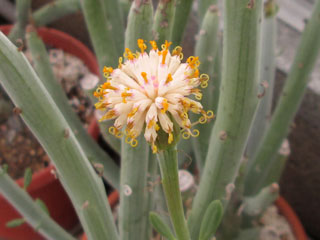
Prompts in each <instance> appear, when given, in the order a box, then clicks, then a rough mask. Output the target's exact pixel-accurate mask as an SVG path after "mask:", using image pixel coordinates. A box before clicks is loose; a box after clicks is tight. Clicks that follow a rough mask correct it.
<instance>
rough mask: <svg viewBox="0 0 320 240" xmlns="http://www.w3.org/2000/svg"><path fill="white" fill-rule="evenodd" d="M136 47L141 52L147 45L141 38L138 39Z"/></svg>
mask: <svg viewBox="0 0 320 240" xmlns="http://www.w3.org/2000/svg"><path fill="white" fill-rule="evenodd" d="M138 47H139V48H140V50H141V53H144V50H146V49H147V45H146V44H145V43H144V40H143V39H138Z"/></svg>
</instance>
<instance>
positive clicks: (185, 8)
mask: <svg viewBox="0 0 320 240" xmlns="http://www.w3.org/2000/svg"><path fill="white" fill-rule="evenodd" d="M192 3H193V0H176V5H175V8H176V10H175V11H176V12H175V16H174V24H173V29H172V36H171V41H172V43H173V46H178V45H180V44H181V40H182V38H183V34H184V31H185V29H186V26H187V23H188V20H189V15H190V12H191V9H192Z"/></svg>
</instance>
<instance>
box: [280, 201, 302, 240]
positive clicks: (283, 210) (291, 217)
mask: <svg viewBox="0 0 320 240" xmlns="http://www.w3.org/2000/svg"><path fill="white" fill-rule="evenodd" d="M275 204H276V206H277V207H278V209H279V212H280V214H282V215H283V216H284V217H285V218H286V219H287V221H288V223H289V224H290V226H291V229H292V231H293V234H294V236H295V237H296V239H297V240H307V239H308V237H307V234H306V232H305V231H304V228H303V226H302V224H301V222H300V220H299V218H298V217H297V215H296V213H295V212H294V211H293V209H292V208H291V206H290V205H289V203H288V202H287V201H286V200H285V199H284V198H283V197H281V196H280V197H279V198H278V199H277V201H276V202H275Z"/></svg>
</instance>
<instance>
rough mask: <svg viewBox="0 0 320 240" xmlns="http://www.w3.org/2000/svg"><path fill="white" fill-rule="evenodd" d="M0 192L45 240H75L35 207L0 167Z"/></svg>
mask: <svg viewBox="0 0 320 240" xmlns="http://www.w3.org/2000/svg"><path fill="white" fill-rule="evenodd" d="M0 192H1V194H3V196H4V197H5V198H6V199H7V200H8V201H9V202H10V203H11V204H12V205H13V206H14V207H15V208H16V209H17V210H18V212H19V213H20V214H21V215H22V217H23V218H24V219H25V220H26V221H27V222H28V223H29V224H30V225H31V226H32V227H33V228H34V229H36V230H37V231H38V232H39V233H41V234H42V235H43V236H44V237H46V239H51V240H56V239H64V240H75V238H73V237H72V236H71V235H70V234H69V233H68V232H66V231H65V230H64V229H63V228H62V227H60V226H59V225H58V224H57V223H56V222H55V221H53V220H52V219H51V218H50V216H49V215H48V214H47V213H46V212H45V211H43V209H42V208H41V207H40V206H39V205H37V204H36V203H35V202H34V201H33V199H32V198H31V197H30V196H29V195H28V193H27V192H26V191H24V190H22V189H21V188H20V187H19V186H18V185H17V184H16V183H15V182H14V181H13V180H12V179H11V178H10V177H9V176H8V175H7V174H6V173H5V172H4V170H3V169H1V167H0Z"/></svg>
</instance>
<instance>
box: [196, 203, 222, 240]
mask: <svg viewBox="0 0 320 240" xmlns="http://www.w3.org/2000/svg"><path fill="white" fill-rule="evenodd" d="M222 216H223V207H222V204H221V202H220V201H219V200H215V201H213V202H211V203H210V205H209V207H208V208H207V210H206V212H205V214H204V217H203V220H202V223H201V228H200V237H199V240H209V239H210V237H212V236H213V235H214V234H215V233H216V230H217V228H218V226H219V225H220V222H221V219H222Z"/></svg>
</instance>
